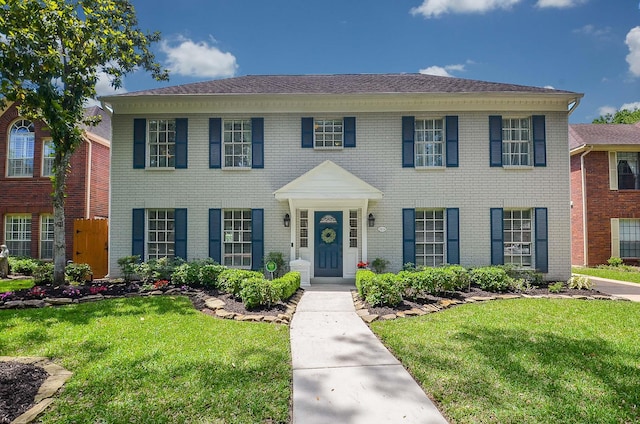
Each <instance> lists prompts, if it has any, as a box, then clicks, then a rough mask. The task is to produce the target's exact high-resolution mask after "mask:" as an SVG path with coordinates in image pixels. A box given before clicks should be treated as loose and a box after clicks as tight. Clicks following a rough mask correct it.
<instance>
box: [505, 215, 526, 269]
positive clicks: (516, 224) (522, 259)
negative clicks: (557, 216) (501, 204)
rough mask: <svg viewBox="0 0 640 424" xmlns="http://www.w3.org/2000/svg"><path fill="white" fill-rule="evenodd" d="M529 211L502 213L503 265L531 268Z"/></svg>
mask: <svg viewBox="0 0 640 424" xmlns="http://www.w3.org/2000/svg"><path fill="white" fill-rule="evenodd" d="M531 216H532V213H531V210H530V209H525V210H505V211H503V227H502V231H503V235H504V263H505V264H513V265H515V266H517V267H531V266H532V254H531V252H532V249H531V248H532V243H531V240H532V226H531V222H532V221H531Z"/></svg>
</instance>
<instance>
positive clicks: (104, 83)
mask: <svg viewBox="0 0 640 424" xmlns="http://www.w3.org/2000/svg"><path fill="white" fill-rule="evenodd" d="M126 92H127V89H126V88H124V87H120V88H114V87H113V86H112V85H111V77H110V76H109V74H107V73H106V72H98V82H96V96H98V97H100V96H110V95H112V94H122V93H126Z"/></svg>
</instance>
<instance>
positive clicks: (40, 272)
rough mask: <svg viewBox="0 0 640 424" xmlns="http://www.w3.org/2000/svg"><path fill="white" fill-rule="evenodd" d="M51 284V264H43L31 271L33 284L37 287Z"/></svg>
mask: <svg viewBox="0 0 640 424" xmlns="http://www.w3.org/2000/svg"><path fill="white" fill-rule="evenodd" d="M51 282H53V263H52V262H44V263H42V264H40V265H39V266H38V267H37V268H36V269H35V270H34V271H33V283H34V284H35V285H36V286H37V285H40V284H49V283H51Z"/></svg>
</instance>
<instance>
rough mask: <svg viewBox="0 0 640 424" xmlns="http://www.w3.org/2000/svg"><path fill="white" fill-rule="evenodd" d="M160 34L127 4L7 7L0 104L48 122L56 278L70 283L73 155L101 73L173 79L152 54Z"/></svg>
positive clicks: (80, 0)
mask: <svg viewBox="0 0 640 424" xmlns="http://www.w3.org/2000/svg"><path fill="white" fill-rule="evenodd" d="M159 39H160V35H159V34H158V33H153V34H149V33H144V32H142V31H141V30H140V29H139V28H138V22H137V18H136V14H135V10H134V8H133V6H132V5H131V4H130V3H129V1H128V0H20V1H17V0H0V70H2V71H1V73H0V94H1V95H2V96H1V97H0V101H2V102H5V101H11V102H17V104H18V106H19V110H20V113H21V114H22V115H23V116H25V117H27V118H29V119H32V120H40V121H43V122H44V123H45V125H46V126H47V128H48V129H49V131H50V133H51V137H52V139H53V144H54V148H55V158H54V162H53V168H54V172H53V177H52V183H53V194H52V197H53V210H54V263H55V271H54V279H55V281H56V282H63V281H64V268H65V260H66V258H65V237H64V235H65V231H64V230H65V219H64V201H65V182H66V177H67V173H68V172H69V164H70V160H71V155H72V154H73V152H74V151H75V150H76V149H77V147H78V146H79V145H80V144H81V142H82V129H81V126H80V125H81V124H85V125H92V124H93V125H95V124H96V123H97V122H96V121H95V120H85V119H84V117H83V107H84V103H85V101H86V100H87V99H90V98H94V97H95V96H96V90H95V86H96V82H97V81H98V76H99V75H100V73H104V74H106V75H108V77H109V78H110V80H111V85H112V86H113V87H115V88H118V87H121V86H122V78H123V76H124V75H126V74H127V73H129V72H131V71H133V70H135V69H144V70H146V71H148V72H150V73H151V75H152V76H153V77H154V78H155V79H157V80H166V79H168V73H167V71H166V70H164V69H162V68H161V66H160V65H159V64H158V63H157V62H156V61H155V58H154V55H153V53H152V52H151V51H150V46H151V44H152V43H154V42H157V41H158V40H159Z"/></svg>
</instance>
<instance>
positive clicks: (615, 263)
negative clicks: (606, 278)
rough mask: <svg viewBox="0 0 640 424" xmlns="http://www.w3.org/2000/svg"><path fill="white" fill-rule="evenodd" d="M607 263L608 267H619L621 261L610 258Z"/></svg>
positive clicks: (613, 257)
mask: <svg viewBox="0 0 640 424" xmlns="http://www.w3.org/2000/svg"><path fill="white" fill-rule="evenodd" d="M607 263H608V264H609V266H614V267H616V266H620V265H622V264H623V262H622V259H620V258H618V257H615V256H612V257H610V258H609V259H607Z"/></svg>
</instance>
